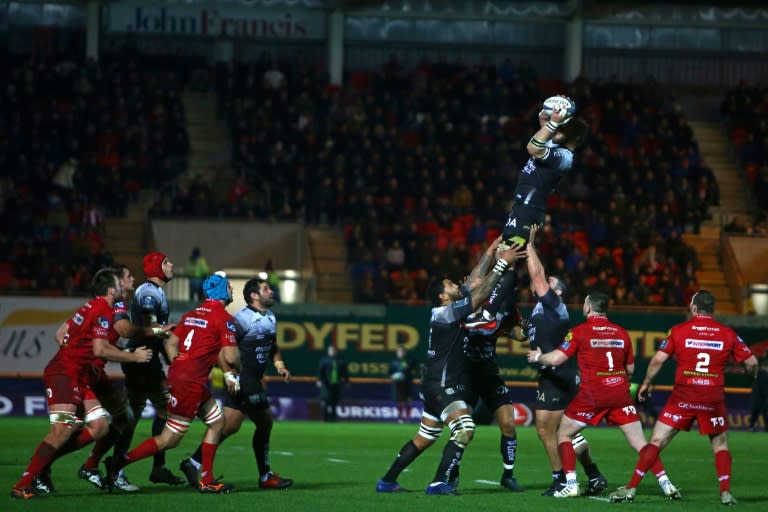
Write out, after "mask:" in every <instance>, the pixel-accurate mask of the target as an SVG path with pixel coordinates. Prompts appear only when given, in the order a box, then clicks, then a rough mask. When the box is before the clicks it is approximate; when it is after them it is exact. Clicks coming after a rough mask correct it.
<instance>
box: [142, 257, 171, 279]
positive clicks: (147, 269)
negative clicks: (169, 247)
mask: <svg viewBox="0 0 768 512" xmlns="http://www.w3.org/2000/svg"><path fill="white" fill-rule="evenodd" d="M163 260H165V254H163V253H161V252H150V253H149V254H147V255H146V256H144V275H145V276H146V277H147V279H149V278H150V277H158V278H160V279H162V280H163V281H168V278H167V277H166V276H165V272H163Z"/></svg>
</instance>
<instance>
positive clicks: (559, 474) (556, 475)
mask: <svg viewBox="0 0 768 512" xmlns="http://www.w3.org/2000/svg"><path fill="white" fill-rule="evenodd" d="M552 481H553V482H555V483H557V482H565V471H563V470H562V469H558V470H557V471H553V472H552Z"/></svg>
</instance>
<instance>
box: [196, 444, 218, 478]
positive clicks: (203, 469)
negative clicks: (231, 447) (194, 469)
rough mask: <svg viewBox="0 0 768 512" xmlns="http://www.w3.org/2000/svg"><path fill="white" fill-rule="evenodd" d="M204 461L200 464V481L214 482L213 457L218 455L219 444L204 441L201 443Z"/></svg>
mask: <svg viewBox="0 0 768 512" xmlns="http://www.w3.org/2000/svg"><path fill="white" fill-rule="evenodd" d="M200 448H201V451H202V461H201V464H200V481H201V482H202V483H204V484H209V483H211V482H213V480H214V478H213V458H214V457H215V456H216V450H217V449H218V448H219V445H218V444H212V443H206V442H203V443H201V444H200Z"/></svg>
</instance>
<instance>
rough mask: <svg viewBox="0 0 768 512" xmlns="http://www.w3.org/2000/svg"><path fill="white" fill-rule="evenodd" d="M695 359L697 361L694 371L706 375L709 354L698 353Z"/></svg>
mask: <svg viewBox="0 0 768 512" xmlns="http://www.w3.org/2000/svg"><path fill="white" fill-rule="evenodd" d="M696 359H698V360H699V362H698V363H696V371H697V372H699V373H708V372H709V354H707V353H706V352H699V353H698V354H696Z"/></svg>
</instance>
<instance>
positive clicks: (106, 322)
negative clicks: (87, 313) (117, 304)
mask: <svg viewBox="0 0 768 512" xmlns="http://www.w3.org/2000/svg"><path fill="white" fill-rule="evenodd" d="M98 322H99V325H100V326H102V327H103V328H104V329H109V320H107V319H106V318H104V317H103V316H100V317H99V320H98Z"/></svg>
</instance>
